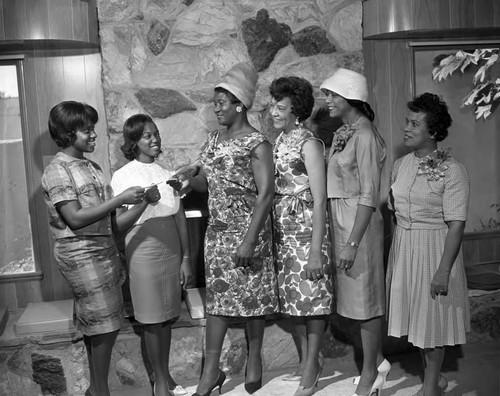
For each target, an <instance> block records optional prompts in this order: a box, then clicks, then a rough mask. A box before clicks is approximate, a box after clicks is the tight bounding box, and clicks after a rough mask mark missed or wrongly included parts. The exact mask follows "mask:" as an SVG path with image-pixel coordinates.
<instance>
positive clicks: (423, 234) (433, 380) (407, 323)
mask: <svg viewBox="0 0 500 396" xmlns="http://www.w3.org/2000/svg"><path fill="white" fill-rule="evenodd" d="M408 108H409V113H408V116H407V118H406V127H405V131H404V144H405V146H406V147H407V148H409V149H411V150H412V152H411V153H409V154H407V155H405V156H404V157H402V158H399V159H398V160H396V162H395V163H394V167H393V170H392V175H391V197H390V206H391V207H392V208H393V210H394V212H395V217H396V228H395V231H394V236H393V240H392V246H391V251H390V254H389V263H388V273H387V293H388V308H389V309H388V333H389V335H390V336H394V337H403V336H407V337H408V341H409V342H410V343H412V344H413V345H415V346H417V347H418V348H420V349H421V351H422V358H423V362H424V369H425V373H424V383H423V386H422V389H421V390H420V391H419V394H421V395H425V396H434V395H440V394H441V393H442V392H443V391H444V390H445V389H446V386H447V381H446V379H445V378H444V377H443V376H442V375H441V365H442V362H443V357H444V352H445V350H444V346H446V345H457V344H464V343H465V341H466V338H465V333H466V332H467V331H468V330H469V328H470V324H469V306H468V298H467V284H466V278H465V270H464V263H463V257H462V252H461V241H462V236H463V231H464V227H465V220H466V218H467V206H468V202H469V178H468V175H467V171H466V169H465V168H464V166H463V165H461V164H460V163H458V162H457V161H456V160H455V159H453V158H452V157H451V156H450V155H449V154H448V153H447V151H444V150H439V149H438V148H437V142H440V141H442V140H443V139H444V138H445V137H446V136H447V134H448V128H449V127H450V125H451V121H452V120H451V117H450V115H449V113H448V108H447V106H446V103H444V102H443V101H442V100H441V99H440V98H439V97H438V96H437V95H433V94H430V93H424V94H422V95H420V96H418V97H416V98H415V99H414V100H413V101H411V102H409V103H408Z"/></svg>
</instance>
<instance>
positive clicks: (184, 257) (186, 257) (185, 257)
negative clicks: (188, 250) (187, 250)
mask: <svg viewBox="0 0 500 396" xmlns="http://www.w3.org/2000/svg"><path fill="white" fill-rule="evenodd" d="M182 259H183V260H184V259H189V260H191V256H182Z"/></svg>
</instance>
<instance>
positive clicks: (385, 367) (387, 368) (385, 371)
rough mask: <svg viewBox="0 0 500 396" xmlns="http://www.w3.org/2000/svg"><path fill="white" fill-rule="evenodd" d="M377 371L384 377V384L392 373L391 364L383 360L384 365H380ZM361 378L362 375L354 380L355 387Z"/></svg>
mask: <svg viewBox="0 0 500 396" xmlns="http://www.w3.org/2000/svg"><path fill="white" fill-rule="evenodd" d="M377 370H378V373H379V374H380V375H381V376H382V377H384V382H385V380H386V379H387V374H389V371H391V364H390V363H389V361H388V360H387V359H384V360H382V363H380V364H379V365H378V367H377ZM360 378H361V376H360V375H358V376H357V377H354V378H353V380H352V383H353V384H354V385H358V384H359V379H360Z"/></svg>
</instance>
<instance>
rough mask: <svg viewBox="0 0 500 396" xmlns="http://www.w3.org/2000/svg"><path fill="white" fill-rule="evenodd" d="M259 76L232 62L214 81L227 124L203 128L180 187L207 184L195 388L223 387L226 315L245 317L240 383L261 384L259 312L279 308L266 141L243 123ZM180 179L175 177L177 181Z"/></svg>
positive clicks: (201, 391) (205, 391)
mask: <svg viewBox="0 0 500 396" xmlns="http://www.w3.org/2000/svg"><path fill="white" fill-rule="evenodd" d="M257 79H258V75H257V73H256V72H255V71H254V69H253V66H251V65H250V64H247V63H240V64H237V65H235V66H234V67H233V68H232V69H231V70H229V71H228V72H227V74H226V75H225V76H224V77H223V78H222V80H221V82H219V83H218V84H217V85H216V86H215V94H214V106H215V114H216V116H217V120H218V122H219V124H220V125H223V126H225V127H226V128H224V129H222V130H217V131H214V132H212V133H210V134H209V137H208V141H207V143H206V144H205V146H204V147H203V149H202V152H201V155H200V158H199V168H200V169H199V170H200V174H199V175H197V176H195V177H191V178H189V179H188V180H183V179H184V176H183V175H182V174H181V175H179V181H182V184H181V185H180V186H177V187H176V188H179V187H182V188H186V186H189V187H191V188H193V189H195V190H197V191H206V190H207V189H208V193H209V198H208V207H209V212H210V219H209V224H208V227H207V232H206V236H205V277H206V292H207V307H206V312H207V327H206V351H205V365H204V367H203V373H202V376H201V379H200V382H199V384H198V387H197V393H196V395H198V396H201V395H209V394H210V392H211V390H213V389H214V388H216V387H219V390H220V387H222V384H223V383H224V380H225V374H224V373H223V372H222V371H221V370H220V369H219V359H220V354H221V350H222V343H223V341H224V336H225V334H226V331H227V326H228V322H229V319H230V318H231V317H232V318H234V317H239V318H246V322H247V334H248V343H249V348H248V360H247V367H246V376H245V389H246V390H247V392H248V393H254V392H255V391H257V390H258V389H259V388H260V387H261V385H262V357H261V349H262V342H263V334H264V327H265V315H268V314H272V313H275V312H277V310H278V297H277V288H276V274H275V270H274V262H273V255H272V230H271V221H270V211H271V206H272V202H273V195H274V175H273V159H272V150H271V144H270V143H269V141H268V140H267V139H266V137H265V136H264V135H263V134H262V133H260V132H258V131H257V130H256V129H255V128H253V127H252V126H251V125H250V123H249V122H248V118H247V110H248V109H250V108H251V107H252V102H253V99H254V97H255V91H256V88H257V86H256V84H257ZM179 184H180V183H179Z"/></svg>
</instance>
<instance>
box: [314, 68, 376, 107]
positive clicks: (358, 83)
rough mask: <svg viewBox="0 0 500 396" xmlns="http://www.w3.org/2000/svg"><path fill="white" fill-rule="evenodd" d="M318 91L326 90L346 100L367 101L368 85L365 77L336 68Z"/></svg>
mask: <svg viewBox="0 0 500 396" xmlns="http://www.w3.org/2000/svg"><path fill="white" fill-rule="evenodd" d="M319 88H320V89H328V90H329V91H332V92H335V93H337V94H339V95H340V96H343V97H344V98H346V99H354V100H361V101H362V102H366V101H367V100H368V84H367V82H366V77H365V76H363V75H362V74H360V73H357V72H355V71H352V70H348V69H343V68H341V67H340V68H338V69H337V70H336V71H335V73H333V75H332V76H330V77H328V78H327V79H326V80H325V81H323V83H322V84H321V86H320V87H319Z"/></svg>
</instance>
